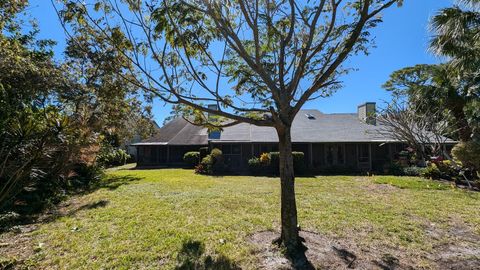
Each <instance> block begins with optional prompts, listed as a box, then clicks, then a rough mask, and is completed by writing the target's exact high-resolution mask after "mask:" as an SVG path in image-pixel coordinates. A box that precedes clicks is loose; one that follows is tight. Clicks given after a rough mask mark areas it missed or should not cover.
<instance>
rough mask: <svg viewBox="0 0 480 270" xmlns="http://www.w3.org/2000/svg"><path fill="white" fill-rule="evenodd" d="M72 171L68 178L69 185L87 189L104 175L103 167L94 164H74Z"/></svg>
mask: <svg viewBox="0 0 480 270" xmlns="http://www.w3.org/2000/svg"><path fill="white" fill-rule="evenodd" d="M72 172H73V176H72V177H70V179H69V183H70V185H71V186H72V187H73V188H81V189H88V188H90V187H92V186H93V185H95V184H97V183H98V182H99V181H100V179H101V178H102V177H103V175H104V172H103V168H102V167H101V166H99V165H96V164H94V165H89V164H85V163H80V164H76V165H75V166H74V167H73V170H72Z"/></svg>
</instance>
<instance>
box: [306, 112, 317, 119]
mask: <svg viewBox="0 0 480 270" xmlns="http://www.w3.org/2000/svg"><path fill="white" fill-rule="evenodd" d="M305 116H306V117H307V118H308V119H310V120H315V116H314V115H313V114H309V113H307V114H305Z"/></svg>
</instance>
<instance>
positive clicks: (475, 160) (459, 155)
mask: <svg viewBox="0 0 480 270" xmlns="http://www.w3.org/2000/svg"><path fill="white" fill-rule="evenodd" d="M452 155H453V157H454V159H455V160H456V161H458V162H460V163H461V164H462V165H463V166H465V167H467V168H469V169H471V170H474V171H476V173H477V177H479V178H480V173H479V172H480V142H478V141H474V140H472V141H468V142H461V143H459V144H457V145H456V146H455V147H454V148H453V149H452Z"/></svg>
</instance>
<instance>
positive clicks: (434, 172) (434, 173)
mask: <svg viewBox="0 0 480 270" xmlns="http://www.w3.org/2000/svg"><path fill="white" fill-rule="evenodd" d="M421 176H422V177H425V178H431V179H439V178H440V177H441V176H442V172H441V171H440V170H439V169H438V167H437V164H435V163H430V164H428V166H427V167H426V168H425V169H424V171H423V172H422V175H421Z"/></svg>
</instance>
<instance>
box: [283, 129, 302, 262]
mask: <svg viewBox="0 0 480 270" xmlns="http://www.w3.org/2000/svg"><path fill="white" fill-rule="evenodd" d="M290 129H291V128H290V127H281V128H277V133H278V138H279V152H280V158H279V161H280V164H279V165H280V166H279V168H280V182H281V184H280V186H281V220H282V228H281V229H282V231H281V236H280V239H279V240H280V241H281V242H282V243H283V245H284V246H285V247H286V249H287V253H288V255H289V256H290V258H291V259H292V261H293V263H294V264H295V265H296V266H297V267H298V268H304V266H305V265H307V260H306V257H305V249H304V246H303V244H302V242H301V241H300V237H299V235H298V222H297V205H296V201H295V176H294V170H293V155H292V137H291V133H290Z"/></svg>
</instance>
